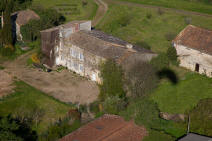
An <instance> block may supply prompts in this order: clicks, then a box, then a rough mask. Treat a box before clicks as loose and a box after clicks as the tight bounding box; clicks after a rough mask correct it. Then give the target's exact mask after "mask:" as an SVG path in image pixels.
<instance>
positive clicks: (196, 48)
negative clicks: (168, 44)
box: [173, 25, 212, 77]
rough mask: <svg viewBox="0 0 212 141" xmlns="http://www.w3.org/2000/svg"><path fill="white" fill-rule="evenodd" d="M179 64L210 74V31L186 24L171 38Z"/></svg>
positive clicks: (211, 71) (211, 54) (211, 57)
mask: <svg viewBox="0 0 212 141" xmlns="http://www.w3.org/2000/svg"><path fill="white" fill-rule="evenodd" d="M173 46H174V47H175V48H176V51H177V55H178V59H179V61H180V66H182V67H185V68H187V69H190V70H192V71H196V72H198V73H200V74H205V75H207V76H209V77H211V76H212V31H211V30H208V29H204V28H201V27H197V26H194V25H188V26H187V27H186V28H185V29H183V30H182V31H181V32H180V33H179V34H178V35H177V37H176V38H175V39H174V40H173Z"/></svg>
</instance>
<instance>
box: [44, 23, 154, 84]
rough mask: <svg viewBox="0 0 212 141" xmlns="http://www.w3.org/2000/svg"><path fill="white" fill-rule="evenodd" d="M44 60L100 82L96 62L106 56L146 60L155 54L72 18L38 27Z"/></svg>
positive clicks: (124, 59) (120, 60) (123, 59)
mask: <svg viewBox="0 0 212 141" xmlns="http://www.w3.org/2000/svg"><path fill="white" fill-rule="evenodd" d="M41 39H42V51H43V53H44V54H45V56H46V59H45V61H44V63H45V64H47V65H48V66H50V67H53V66H55V65H56V66H59V65H61V66H65V67H67V68H68V69H69V70H72V71H74V72H76V73H77V74H80V75H81V76H85V77H87V78H89V79H90V80H92V81H96V82H98V83H101V77H100V68H99V67H100V64H101V63H103V62H104V61H105V60H107V59H113V60H115V61H116V62H117V63H119V64H121V63H122V62H124V63H125V64H126V63H127V62H129V61H132V60H133V58H137V59H140V60H142V61H149V60H151V58H152V57H154V56H156V54H154V53H152V52H151V51H149V50H145V49H143V48H141V47H136V46H133V45H131V44H129V43H127V42H125V41H123V40H121V39H118V38H116V37H113V36H111V35H107V34H105V33H103V32H101V31H96V30H91V21H73V22H70V23H67V24H65V25H60V26H58V27H55V28H52V29H47V30H44V31H41Z"/></svg>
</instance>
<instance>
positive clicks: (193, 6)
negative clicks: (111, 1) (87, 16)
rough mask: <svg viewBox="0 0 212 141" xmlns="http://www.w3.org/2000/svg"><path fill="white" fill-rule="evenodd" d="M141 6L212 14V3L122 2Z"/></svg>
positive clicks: (173, 0)
mask: <svg viewBox="0 0 212 141" xmlns="http://www.w3.org/2000/svg"><path fill="white" fill-rule="evenodd" d="M120 1H128V2H134V3H139V4H147V5H154V6H161V7H166V8H175V9H180V10H187V11H194V12H200V13H206V14H212V10H211V9H212V3H207V2H199V1H191V0H120Z"/></svg>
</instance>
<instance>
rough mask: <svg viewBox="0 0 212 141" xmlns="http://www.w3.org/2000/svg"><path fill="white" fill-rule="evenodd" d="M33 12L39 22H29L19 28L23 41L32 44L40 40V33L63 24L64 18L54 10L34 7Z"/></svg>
mask: <svg viewBox="0 0 212 141" xmlns="http://www.w3.org/2000/svg"><path fill="white" fill-rule="evenodd" d="M33 10H34V11H35V12H36V13H37V14H38V15H39V16H40V20H31V21H30V22H29V23H27V24H26V25H24V26H22V27H21V34H22V35H23V40H25V41H28V42H33V41H36V40H39V39H40V31H41V30H44V29H48V28H51V27H54V26H58V25H60V24H62V23H64V22H65V17H63V16H62V15H61V14H59V13H58V12H57V11H56V10H54V9H44V8H42V7H34V8H33Z"/></svg>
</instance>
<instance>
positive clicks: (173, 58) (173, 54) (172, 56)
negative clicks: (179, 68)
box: [166, 47, 177, 64]
mask: <svg viewBox="0 0 212 141" xmlns="http://www.w3.org/2000/svg"><path fill="white" fill-rule="evenodd" d="M166 55H167V57H168V58H169V61H170V62H172V63H174V64H176V63H177V51H176V49H175V47H169V48H168V50H167V52H166Z"/></svg>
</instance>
